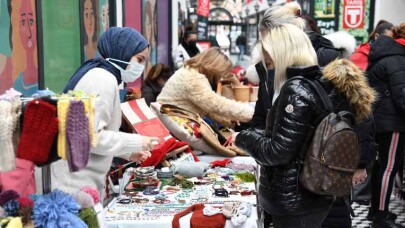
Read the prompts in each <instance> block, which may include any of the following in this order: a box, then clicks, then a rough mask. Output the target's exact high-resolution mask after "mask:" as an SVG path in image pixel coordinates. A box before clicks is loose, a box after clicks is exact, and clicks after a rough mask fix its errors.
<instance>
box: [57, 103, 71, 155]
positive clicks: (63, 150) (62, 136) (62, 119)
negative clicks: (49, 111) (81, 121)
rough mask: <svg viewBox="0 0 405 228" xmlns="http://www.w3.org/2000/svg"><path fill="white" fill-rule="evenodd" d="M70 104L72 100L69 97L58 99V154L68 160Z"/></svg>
mask: <svg viewBox="0 0 405 228" xmlns="http://www.w3.org/2000/svg"><path fill="white" fill-rule="evenodd" d="M69 104H70V102H69V100H67V99H66V100H59V101H58V119H59V126H58V127H59V134H58V155H59V157H61V158H62V159H63V160H67V142H66V119H67V115H68V111H69Z"/></svg>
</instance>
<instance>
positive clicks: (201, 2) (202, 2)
mask: <svg viewBox="0 0 405 228" xmlns="http://www.w3.org/2000/svg"><path fill="white" fill-rule="evenodd" d="M197 15H198V16H203V17H209V16H210V0H198V7H197Z"/></svg>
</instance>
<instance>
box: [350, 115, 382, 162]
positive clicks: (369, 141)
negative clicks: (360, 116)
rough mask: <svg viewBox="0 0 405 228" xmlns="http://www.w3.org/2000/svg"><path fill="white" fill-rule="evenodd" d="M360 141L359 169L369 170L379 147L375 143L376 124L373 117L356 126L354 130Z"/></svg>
mask: <svg viewBox="0 0 405 228" xmlns="http://www.w3.org/2000/svg"><path fill="white" fill-rule="evenodd" d="M354 130H355V131H356V133H357V135H358V137H359V139H360V151H361V156H360V161H359V165H358V166H357V168H358V169H365V168H367V167H368V166H369V165H370V164H371V163H372V162H373V160H374V159H375V156H376V152H377V149H378V145H377V143H376V142H375V133H376V129H375V122H374V117H373V115H372V114H371V116H370V117H369V118H368V119H367V120H365V121H363V122H362V123H360V124H358V125H356V127H355V128H354Z"/></svg>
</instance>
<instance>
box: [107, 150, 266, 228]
mask: <svg viewBox="0 0 405 228" xmlns="http://www.w3.org/2000/svg"><path fill="white" fill-rule="evenodd" d="M199 159H200V161H204V162H211V161H214V160H223V159H224V158H223V157H219V156H211V155H203V156H199ZM232 161H233V162H234V163H238V164H241V163H242V164H247V165H257V164H256V162H255V161H254V160H253V159H252V158H250V157H235V158H232ZM256 175H257V172H256ZM241 186H243V188H244V189H246V190H256V186H255V183H242V184H241ZM224 188H225V189H227V190H228V191H229V192H230V191H232V187H230V186H229V185H228V183H227V184H226V185H224ZM213 192H214V191H213V184H207V185H195V186H194V188H193V190H192V191H191V190H189V191H187V192H186V194H188V195H186V197H185V198H184V199H186V200H185V202H183V203H179V202H178V201H177V199H178V196H179V194H181V193H177V192H174V193H173V194H168V195H167V197H168V198H167V199H168V200H169V201H170V203H168V204H156V203H153V202H152V201H153V200H154V199H155V196H153V195H143V193H142V192H140V193H138V195H139V197H142V198H148V199H149V202H147V203H146V202H145V203H139V202H138V203H129V204H122V203H119V202H118V201H119V199H117V198H115V199H114V200H113V201H112V202H110V203H109V204H108V206H107V207H106V208H105V209H104V213H105V218H106V225H107V227H120V228H125V227H134V226H137V227H142V226H144V227H148V228H150V227H151V228H153V227H156V228H165V227H172V220H173V216H174V215H175V214H177V213H179V212H181V211H183V210H184V209H186V208H187V207H189V206H191V205H193V204H196V203H204V204H205V205H212V206H222V205H223V203H224V202H226V201H244V202H249V203H251V204H252V212H251V215H250V217H248V218H247V220H246V223H245V224H244V225H243V226H241V227H247V228H250V227H252V228H253V227H260V226H259V219H258V214H257V205H256V202H257V197H256V195H247V196H241V195H240V194H238V195H229V197H218V196H215V195H214V194H213ZM191 216H192V213H189V214H188V215H185V216H184V217H182V218H181V219H180V226H181V227H182V228H183V227H190V218H191ZM225 227H233V225H232V223H231V221H230V219H227V221H226V226H225Z"/></svg>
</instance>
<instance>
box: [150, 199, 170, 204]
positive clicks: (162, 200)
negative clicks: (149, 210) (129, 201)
mask: <svg viewBox="0 0 405 228" xmlns="http://www.w3.org/2000/svg"><path fill="white" fill-rule="evenodd" d="M152 202H153V203H156V204H167V203H170V200H165V199H155V200H153V201H152Z"/></svg>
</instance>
